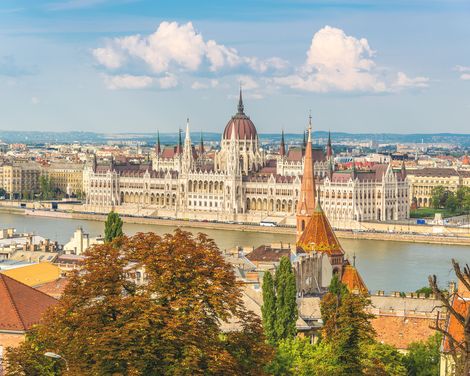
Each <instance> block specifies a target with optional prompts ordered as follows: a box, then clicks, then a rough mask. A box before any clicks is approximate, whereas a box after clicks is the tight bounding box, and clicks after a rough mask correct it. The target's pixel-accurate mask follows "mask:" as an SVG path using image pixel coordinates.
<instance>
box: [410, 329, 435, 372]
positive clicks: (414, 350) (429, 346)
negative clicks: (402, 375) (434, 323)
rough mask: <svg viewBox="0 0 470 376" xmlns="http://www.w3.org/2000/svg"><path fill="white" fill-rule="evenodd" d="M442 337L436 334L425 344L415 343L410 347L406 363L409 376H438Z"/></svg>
mask: <svg viewBox="0 0 470 376" xmlns="http://www.w3.org/2000/svg"><path fill="white" fill-rule="evenodd" d="M441 340H442V335H441V334H440V333H436V334H435V335H433V336H432V337H429V338H428V340H427V341H425V342H414V343H412V344H410V345H409V346H408V353H407V354H406V356H405V357H404V362H405V364H406V368H407V370H408V376H438V375H439V359H440V351H439V350H440V345H441Z"/></svg>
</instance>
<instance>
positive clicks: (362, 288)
mask: <svg viewBox="0 0 470 376" xmlns="http://www.w3.org/2000/svg"><path fill="white" fill-rule="evenodd" d="M341 282H342V283H344V284H345V285H346V287H347V288H348V290H349V291H350V292H352V293H358V294H368V293H369V290H368V289H367V286H366V284H365V283H364V281H363V279H362V277H361V275H360V274H359V272H358V271H357V269H356V268H355V267H354V266H352V265H346V266H345V267H344V268H343V275H342V276H341Z"/></svg>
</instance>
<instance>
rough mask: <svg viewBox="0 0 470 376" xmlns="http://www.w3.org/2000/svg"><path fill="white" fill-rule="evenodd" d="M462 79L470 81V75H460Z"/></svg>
mask: <svg viewBox="0 0 470 376" xmlns="http://www.w3.org/2000/svg"><path fill="white" fill-rule="evenodd" d="M460 79H461V80H465V81H468V80H470V73H464V74H462V75H460Z"/></svg>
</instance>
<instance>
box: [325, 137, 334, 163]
mask: <svg viewBox="0 0 470 376" xmlns="http://www.w3.org/2000/svg"><path fill="white" fill-rule="evenodd" d="M332 156H333V149H332V147H331V132H330V131H328V142H327V144H326V157H327V158H328V159H331V157H332Z"/></svg>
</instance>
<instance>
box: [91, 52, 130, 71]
mask: <svg viewBox="0 0 470 376" xmlns="http://www.w3.org/2000/svg"><path fill="white" fill-rule="evenodd" d="M93 56H94V57H95V59H96V60H97V61H98V63H99V64H101V65H103V66H105V67H106V68H109V69H116V68H119V67H120V66H121V65H123V63H124V61H125V57H124V55H123V54H122V53H120V52H119V51H117V50H114V49H112V48H95V49H94V50H93Z"/></svg>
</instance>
